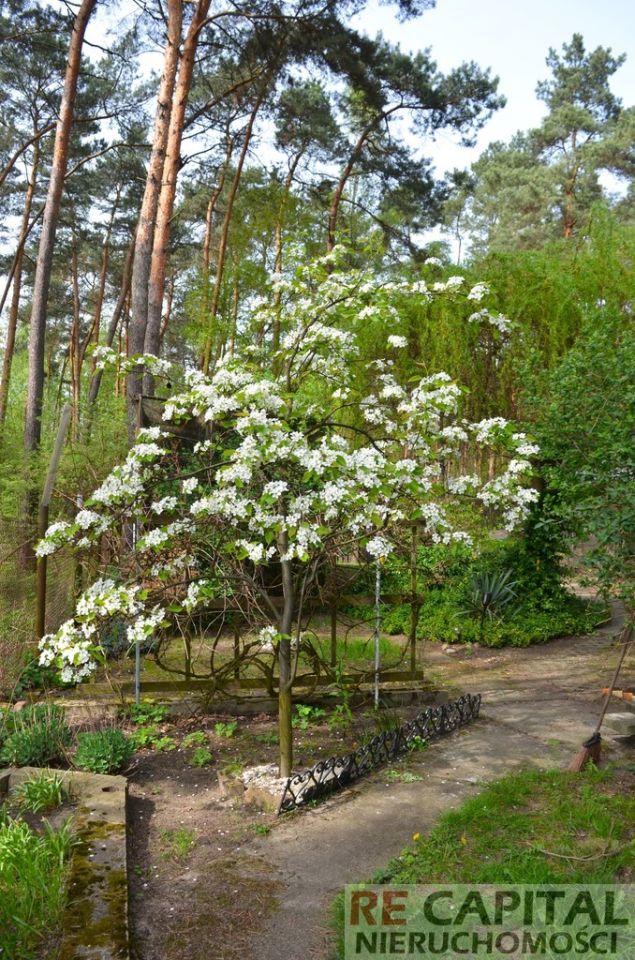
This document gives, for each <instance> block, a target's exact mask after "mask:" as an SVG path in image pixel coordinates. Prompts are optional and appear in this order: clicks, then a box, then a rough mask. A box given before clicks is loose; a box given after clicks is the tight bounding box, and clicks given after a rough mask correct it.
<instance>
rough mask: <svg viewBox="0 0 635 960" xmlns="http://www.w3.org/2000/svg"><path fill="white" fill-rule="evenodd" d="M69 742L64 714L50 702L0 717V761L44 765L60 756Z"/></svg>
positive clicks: (56, 761) (35, 765)
mask: <svg viewBox="0 0 635 960" xmlns="http://www.w3.org/2000/svg"><path fill="white" fill-rule="evenodd" d="M70 742H71V731H70V728H69V727H68V725H67V723H66V721H65V720H64V713H63V711H62V710H61V709H60V707H58V706H56V705H54V704H52V705H49V704H37V705H36V706H33V707H26V708H25V709H24V710H21V711H20V712H19V713H7V714H5V715H4V717H3V718H2V719H1V720H0V744H1V747H0V763H5V764H10V765H12V766H16V767H29V766H32V767H46V766H48V765H49V764H52V763H58V762H59V761H60V760H62V759H63V758H64V756H65V754H66V750H67V748H68V746H69V745H70Z"/></svg>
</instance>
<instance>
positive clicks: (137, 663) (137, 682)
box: [132, 395, 143, 704]
mask: <svg viewBox="0 0 635 960" xmlns="http://www.w3.org/2000/svg"><path fill="white" fill-rule="evenodd" d="M142 426H143V406H142V398H141V396H140V395H139V396H138V397H137V424H136V427H137V429H136V431H135V436H137V435H138V433H139V430H140V429H141V427H142ZM138 540H139V521H138V520H136V519H135V520H134V522H133V524H132V549H133V551H134V555H135V573H136V577H137V581H139V573H140V571H139V554H138V553H137V541H138ZM134 702H135V703H136V704H139V703H141V644H140V643H139V641H138V640H137V641H136V643H135V650H134Z"/></svg>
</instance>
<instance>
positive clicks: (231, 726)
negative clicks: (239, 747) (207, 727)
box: [214, 720, 238, 737]
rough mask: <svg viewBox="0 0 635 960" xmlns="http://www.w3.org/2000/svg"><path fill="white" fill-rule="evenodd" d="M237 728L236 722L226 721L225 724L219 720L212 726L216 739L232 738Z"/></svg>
mask: <svg viewBox="0 0 635 960" xmlns="http://www.w3.org/2000/svg"><path fill="white" fill-rule="evenodd" d="M237 727H238V721H237V720H228V721H227V722H226V723H225V722H224V721H223V720H219V721H218V723H215V724H214V733H215V734H216V736H217V737H233V736H234V734H235V733H236V729H237Z"/></svg>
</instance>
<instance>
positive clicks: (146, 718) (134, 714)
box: [130, 702, 168, 725]
mask: <svg viewBox="0 0 635 960" xmlns="http://www.w3.org/2000/svg"><path fill="white" fill-rule="evenodd" d="M167 718H168V710H167V707H164V706H162V705H161V704H160V703H147V702H141V703H133V704H132V705H131V707H130V719H131V720H132V722H133V723H136V724H140V725H145V724H153V723H163V721H164V720H167Z"/></svg>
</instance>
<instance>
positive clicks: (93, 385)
mask: <svg viewBox="0 0 635 960" xmlns="http://www.w3.org/2000/svg"><path fill="white" fill-rule="evenodd" d="M133 259H134V239H133V240H132V241H131V243H130V246H129V248H128V253H127V254H126V261H125V263H124V267H123V274H122V277H121V289H120V291H119V297H118V298H117V303H116V304H115V309H114V310H113V313H112V317H111V318H110V323H109V325H108V331H107V333H106V346H107V347H112V345H113V343H114V340H115V336H116V333H117V328H118V326H119V321H120V320H121V315H122V314H123V312H124V307H125V305H126V300H127V299H128V295H129V293H130V281H131V277H132V261H133ZM102 374H103V371H102V370H94V371H93V375H92V377H91V381H90V386H89V388H88V408H89V416H90V412H91V410H92V407H93V406H94V405H95V402H96V400H97V395H98V393H99V387H100V386H101V378H102Z"/></svg>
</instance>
